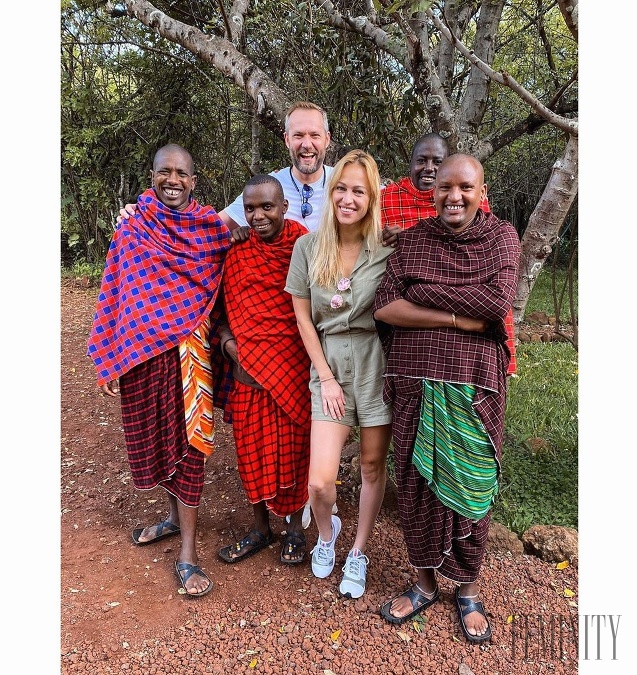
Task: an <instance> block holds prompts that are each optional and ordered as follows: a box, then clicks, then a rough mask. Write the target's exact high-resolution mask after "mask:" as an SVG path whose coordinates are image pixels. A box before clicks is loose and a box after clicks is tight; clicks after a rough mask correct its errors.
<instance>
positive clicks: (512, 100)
mask: <svg viewBox="0 0 637 675" xmlns="http://www.w3.org/2000/svg"><path fill="white" fill-rule="evenodd" d="M70 4H73V5H75V9H77V8H78V7H80V3H70ZM100 4H101V5H102V6H103V10H104V13H103V14H102V17H103V21H104V22H108V21H110V22H111V24H117V28H116V30H117V31H118V32H119V33H120V40H121V42H120V44H124V43H126V45H127V49H126V50H125V52H126V54H127V58H132V56H131V53H132V54H135V55H136V56H137V57H141V56H144V57H146V58H150V59H152V60H153V61H154V62H155V63H156V64H157V66H156V67H157V72H163V73H164V74H165V72H166V69H165V68H163V69H162V68H161V67H160V66H159V64H158V61H159V58H158V56H159V54H160V53H162V52H163V58H164V60H167V59H169V61H170V63H171V65H172V67H173V68H175V69H176V70H179V68H176V63H177V61H178V60H180V61H181V62H182V63H186V64H187V67H186V70H185V71H184V72H187V73H188V75H189V77H192V73H193V71H194V70H195V69H197V70H201V71H203V72H205V73H206V76H207V78H208V79H209V83H208V85H207V86H206V83H205V82H203V80H201V79H199V80H198V82H197V84H198V86H199V87H200V90H201V91H200V97H201V98H204V99H206V100H207V101H208V102H209V103H211V106H210V109H209V112H208V114H209V115H210V116H212V117H213V118H214V117H215V116H217V115H220V116H223V117H225V125H224V124H222V125H221V128H222V129H223V128H225V130H226V134H225V142H226V144H225V145H222V146H220V147H217V148H216V150H217V157H216V160H215V161H214V162H213V163H209V164H207V167H208V169H207V170H208V173H210V175H211V176H213V179H212V182H213V183H215V182H216V183H218V182H219V179H217V180H216V181H215V179H214V176H215V175H216V176H218V177H219V178H220V179H221V182H222V185H223V191H222V192H223V194H222V196H221V202H220V201H218V200H219V198H220V197H219V196H217V201H216V202H213V203H217V204H219V206H220V208H223V206H224V205H225V203H227V199H228V198H229V197H232V196H233V195H234V194H236V192H237V191H238V190H239V189H240V187H241V185H242V184H243V182H244V180H245V177H246V173H249V171H250V170H251V169H250V168H251V167H252V170H255V167H258V166H262V167H263V169H268V170H269V169H270V168H274V167H276V166H277V165H278V166H280V165H281V163H280V162H281V161H282V162H283V163H284V164H285V163H287V160H286V157H285V152H284V149H282V148H281V145H280V144H276V143H274V142H273V141H272V139H273V138H280V137H281V136H282V123H283V116H284V112H285V109H286V107H287V106H288V105H289V104H290V103H291V102H292V101H293V100H295V99H298V98H308V99H311V100H314V101H316V102H317V103H319V104H321V105H323V106H324V107H326V109H327V110H328V112H329V116H330V123H331V127H332V133H333V138H334V140H335V143H334V148H333V151H334V156H337V155H338V154H339V151H340V149H341V148H343V149H347V148H348V147H352V146H360V147H364V148H366V149H368V150H369V151H370V152H371V153H372V154H374V156H375V157H376V158H377V159H378V161H379V165H380V167H381V171H382V172H383V175H385V176H388V177H392V178H396V177H398V176H399V175H404V173H405V171H406V166H407V163H408V152H409V148H410V146H411V142H412V141H413V140H414V138H415V137H416V136H417V135H419V134H420V133H422V132H423V131H427V130H434V131H437V132H439V133H440V134H441V135H443V136H445V137H446V138H447V139H448V141H449V143H450V145H451V147H452V149H453V150H454V151H462V152H469V153H470V154H473V155H475V156H476V157H478V158H479V159H480V160H481V161H483V162H484V163H485V166H486V168H487V173H488V175H489V183H490V185H491V186H492V189H491V190H490V197H491V200H492V203H493V204H495V206H496V208H497V210H498V212H499V213H500V214H501V215H505V216H506V217H510V218H511V219H512V221H513V222H514V224H515V225H516V227H517V228H518V231H520V232H521V233H522V250H523V260H522V264H521V277H520V284H519V288H518V294H517V298H516V302H515V306H514V308H515V315H516V320H518V321H519V320H521V319H522V317H523V312H524V306H525V305H526V301H527V299H528V295H529V293H530V291H531V289H532V287H533V283H534V281H535V279H536V278H537V275H538V274H539V272H540V270H541V269H542V266H543V264H544V261H545V260H546V259H547V257H548V256H549V255H550V253H551V252H552V251H553V249H554V246H555V243H556V242H557V241H558V238H559V234H560V230H561V229H562V227H563V224H564V222H565V221H566V220H567V215H568V213H569V210H570V207H571V205H572V203H573V201H574V199H575V196H576V193H577V133H578V125H577V119H576V110H577V89H576V85H577V57H576V51H577V45H576V41H577V2H576V0H572V1H569V0H564V1H563V2H559V3H556V2H554V1H546V2H545V1H544V0H521V1H519V2H515V3H506V2H504V0H484V1H483V2H465V1H460V0H447V1H445V2H438V3H436V4H435V5H434V3H432V2H427V1H421V2H414V1H413V0H412V1H407V0H396V1H394V2H389V1H387V0H374V1H373V2H372V1H371V0H353V1H347V2H334V3H333V2H330V0H318V1H316V2H312V1H307V2H300V3H291V2H288V1H286V0H278V1H277V2H275V1H273V0H236V1H235V2H234V3H232V4H230V3H227V4H224V2H223V0H219V2H218V3H217V4H216V5H214V6H212V5H211V3H208V2H199V1H198V0H187V1H184V0H176V1H174V0H172V1H170V2H167V1H162V2H160V1H156V2H155V3H153V4H151V3H150V2H147V0H126V1H125V2H124V3H121V4H118V5H113V3H99V2H97V3H96V2H93V3H86V2H85V3H83V6H84V11H88V9H89V8H94V7H95V6H97V5H100ZM109 14H110V15H111V16H118V17H119V18H117V19H112V18H110V19H109ZM144 31H146V32H145V34H144ZM132 46H134V49H132ZM122 53H124V52H122ZM167 55H170V56H167ZM152 84H153V83H152V78H151V81H150V82H145V81H144V80H143V79H139V78H138V79H137V88H138V89H137V92H138V93H137V94H134V95H133V96H142V97H143V96H144V93H145V92H146V93H148V92H147V91H146V90H147V89H148V88H150V87H151V86H152ZM173 85H174V86H178V83H176V82H175V83H173ZM215 88H217V89H221V88H223V89H224V92H225V97H223V98H222V99H220V100H219V99H216V97H215V96H207V94H209V92H210V90H211V89H215ZM174 93H175V92H174V89H173V95H174ZM189 94H192V91H190V92H189ZM165 96H166V94H163V95H162V94H160V95H159V100H161V101H164V105H166V104H167V103H168V101H167V100H166V98H165ZM185 98H186V99H188V100H190V95H188V96H186V97H185ZM220 111H223V113H222V114H221V113H220ZM165 114H166V119H168V117H169V115H170V114H171V113H170V111H169V110H166V111H165ZM254 121H257V122H258V123H259V124H260V125H261V127H262V128H263V130H264V131H265V132H266V133H255V130H254V125H253V122H254ZM242 127H243V128H242ZM215 133H217V136H216V137H217V138H218V137H219V136H218V132H215ZM159 137H161V135H160V136H158V138H159ZM239 139H241V140H239ZM526 139H532V142H529V143H527V142H526ZM521 147H523V148H524V151H521ZM220 153H221V154H223V155H224V159H222V158H221V157H220V156H219V155H220ZM266 157H267V160H269V161H275V160H276V161H278V162H279V163H278V164H276V163H275V164H274V165H273V166H271V165H268V166H267V167H266V166H263V164H264V163H263V159H264V158H266ZM520 157H523V159H521V160H518V158H520ZM503 158H504V159H503ZM516 162H521V164H520V163H518V165H517V166H516ZM220 167H223V170H222V171H221V173H219V172H220ZM531 175H533V182H532V184H530V183H527V184H526V185H525V189H526V195H525V200H524V203H523V204H521V202H520V200H519V199H518V201H517V203H516V204H513V198H512V194H515V195H516V196H517V195H519V194H520V190H519V185H520V184H521V181H529V176H531ZM516 188H518V189H516ZM218 194H219V186H218V185H217V195H218ZM222 202H223V203H222ZM515 218H517V220H518V222H516V221H515ZM520 221H522V222H520Z"/></svg>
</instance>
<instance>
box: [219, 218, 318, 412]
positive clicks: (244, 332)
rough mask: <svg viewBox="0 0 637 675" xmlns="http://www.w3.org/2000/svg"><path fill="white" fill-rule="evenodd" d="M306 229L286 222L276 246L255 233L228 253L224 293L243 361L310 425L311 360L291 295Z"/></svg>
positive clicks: (287, 407)
mask: <svg viewBox="0 0 637 675" xmlns="http://www.w3.org/2000/svg"><path fill="white" fill-rule="evenodd" d="M303 234H307V229H306V228H305V227H304V226H303V225H301V224H300V223H297V222H296V221H294V220H286V221H285V225H284V229H283V231H282V233H281V235H280V237H279V238H278V239H277V240H276V242H275V243H274V244H267V243H265V242H263V241H262V240H261V239H260V238H259V236H258V235H257V234H256V233H255V232H254V231H251V232H250V238H249V240H248V241H247V242H245V243H243V244H240V245H237V246H234V247H233V248H232V249H231V250H230V251H229V253H228V255H227V258H226V264H225V267H224V271H223V294H224V300H225V306H226V314H227V317H228V324H229V326H230V330H231V331H232V334H233V335H234V338H235V340H236V341H237V353H238V356H239V362H240V364H241V366H242V367H243V368H244V369H245V370H246V372H247V373H248V374H249V375H250V376H251V377H253V378H254V379H255V380H256V381H257V382H258V383H259V384H260V385H261V386H262V387H263V388H264V389H266V390H267V391H268V392H270V394H271V395H272V397H273V398H274V400H275V401H276V402H277V404H278V405H280V406H281V407H282V408H283V410H285V412H286V413H287V414H288V415H289V416H290V417H291V418H292V419H293V420H294V421H295V422H296V423H298V424H302V425H303V424H308V423H309V421H310V416H311V404H310V390H309V380H310V359H309V357H308V355H307V352H306V350H305V347H304V346H303V342H302V340H301V337H300V335H299V330H298V327H297V324H296V316H295V314H294V307H293V305H292V296H291V295H290V294H289V293H286V292H285V291H284V290H283V289H284V288H285V282H286V278H287V272H288V267H289V264H290V257H291V256H292V249H293V248H294V242H295V241H296V240H297V239H298V238H299V237H300V236H301V235H303Z"/></svg>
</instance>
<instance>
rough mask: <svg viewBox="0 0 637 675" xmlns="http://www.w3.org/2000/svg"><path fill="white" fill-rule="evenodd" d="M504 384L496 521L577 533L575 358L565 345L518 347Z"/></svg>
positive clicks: (513, 526)
mask: <svg viewBox="0 0 637 675" xmlns="http://www.w3.org/2000/svg"><path fill="white" fill-rule="evenodd" d="M517 362H518V373H517V375H516V376H514V377H510V378H509V386H508V397H507V410H506V418H505V441H504V447H503V452H502V481H501V488H500V494H499V495H498V497H497V501H496V505H495V507H494V510H493V517H494V519H495V520H496V521H498V522H501V523H503V524H504V525H506V526H507V527H508V528H509V529H511V530H513V531H515V532H517V533H518V534H521V533H522V532H523V531H524V530H526V529H527V528H528V527H529V526H531V525H535V524H545V525H565V526H568V527H574V528H577V477H578V463H577V460H578V456H577V378H578V370H577V353H576V352H575V351H574V349H573V348H572V347H571V346H570V345H568V344H566V343H543V342H538V343H522V344H520V345H519V346H518V348H517Z"/></svg>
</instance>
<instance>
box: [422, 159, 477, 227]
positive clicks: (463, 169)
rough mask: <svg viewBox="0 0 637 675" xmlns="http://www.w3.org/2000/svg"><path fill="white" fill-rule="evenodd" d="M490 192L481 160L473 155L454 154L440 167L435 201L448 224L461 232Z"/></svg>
mask: <svg viewBox="0 0 637 675" xmlns="http://www.w3.org/2000/svg"><path fill="white" fill-rule="evenodd" d="M486 195H487V186H486V184H485V182H484V171H483V169H482V164H480V162H479V161H478V160H477V159H475V157H471V156H470V155H451V156H450V157H448V158H447V159H445V160H444V162H443V163H442V164H441V165H440V167H439V168H438V174H437V175H436V187H435V189H434V203H435V205H436V211H437V212H438V215H439V216H440V219H441V220H442V222H443V224H444V225H445V227H446V228H447V229H448V230H450V231H451V232H462V231H463V230H464V229H466V228H467V227H468V226H469V225H470V224H471V222H472V221H473V219H474V218H475V215H476V213H477V212H478V208H479V207H480V202H481V201H482V200H483V199H484V198H485V197H486Z"/></svg>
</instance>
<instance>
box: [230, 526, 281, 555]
mask: <svg viewBox="0 0 637 675" xmlns="http://www.w3.org/2000/svg"><path fill="white" fill-rule="evenodd" d="M271 534H272V533H270V537H267V536H265V535H263V534H261V532H259V530H255V529H252V530H250V531H249V532H248V534H246V536H245V537H244V538H243V539H241V540H240V541H238V542H236V543H235V545H234V547H235V550H237V551H241V549H243V548H244V547H246V546H261V545H264V544H268V543H269V542H270V540H271Z"/></svg>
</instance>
